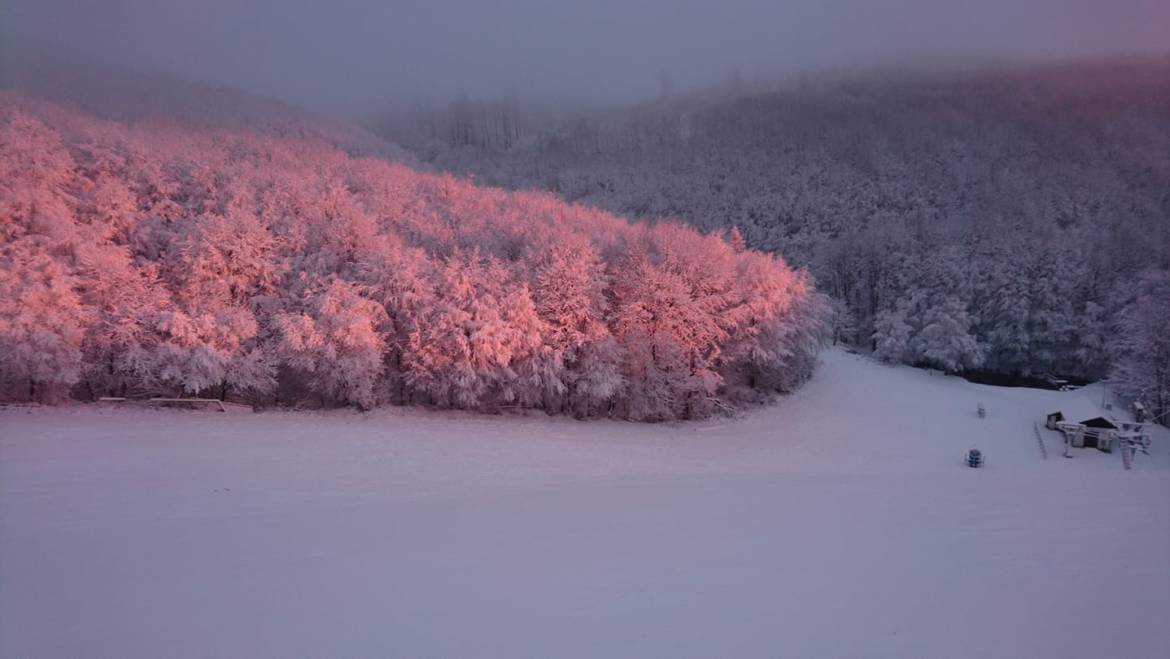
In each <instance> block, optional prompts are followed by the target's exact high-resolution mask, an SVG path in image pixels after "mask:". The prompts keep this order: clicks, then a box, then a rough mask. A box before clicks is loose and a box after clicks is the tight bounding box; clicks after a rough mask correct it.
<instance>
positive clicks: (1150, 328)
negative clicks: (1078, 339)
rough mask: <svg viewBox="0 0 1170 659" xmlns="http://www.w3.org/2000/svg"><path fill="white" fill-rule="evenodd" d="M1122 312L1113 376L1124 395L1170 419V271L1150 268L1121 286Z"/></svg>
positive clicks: (1159, 415) (1155, 415) (1163, 419)
mask: <svg viewBox="0 0 1170 659" xmlns="http://www.w3.org/2000/svg"><path fill="white" fill-rule="evenodd" d="M1121 293H1122V294H1124V295H1125V296H1126V297H1127V298H1128V299H1129V301H1130V304H1129V305H1128V306H1126V308H1125V311H1124V312H1123V314H1122V317H1121V322H1120V336H1119V339H1118V341H1117V343H1116V347H1115V351H1116V357H1115V360H1114V366H1113V372H1112V375H1111V378H1110V379H1111V381H1112V384H1113V385H1114V386H1115V387H1117V388H1118V389H1119V390H1120V391H1121V392H1122V393H1123V394H1124V395H1126V396H1128V397H1129V398H1131V399H1133V400H1136V401H1140V402H1141V403H1142V404H1143V405H1144V406H1145V407H1146V409H1147V410H1148V411H1149V412H1150V413H1151V414H1152V415H1153V416H1154V417H1155V418H1157V419H1158V420H1160V421H1162V422H1163V423H1165V422H1166V421H1167V419H1168V418H1170V331H1167V326H1168V325H1170V270H1148V271H1145V272H1142V273H1141V274H1140V275H1139V276H1138V277H1137V278H1136V279H1135V280H1133V281H1132V282H1130V283H1129V284H1127V285H1124V286H1123V287H1122V289H1121Z"/></svg>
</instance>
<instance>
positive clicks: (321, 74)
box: [0, 0, 1170, 113]
mask: <svg viewBox="0 0 1170 659" xmlns="http://www.w3.org/2000/svg"><path fill="white" fill-rule="evenodd" d="M0 11H2V12H3V13H2V14H0V39H4V40H5V43H6V44H7V45H10V46H11V45H12V44H18V43H21V44H23V43H35V44H38V46H40V47H43V48H45V49H48V50H51V51H58V52H65V53H69V54H77V55H81V56H84V57H87V58H101V59H105V60H110V61H113V62H115V63H121V62H132V63H135V64H138V65H141V66H145V67H148V68H154V69H160V70H164V71H168V72H172V73H178V74H180V75H183V76H187V77H193V78H197V79H200V80H205V81H211V82H218V83H225V84H229V85H233V86H237V87H241V88H244V89H247V90H250V91H254V92H258V93H262V94H266V95H270V96H275V97H278V98H282V99H285V100H289V101H292V102H294V103H297V104H300V105H305V106H308V107H311V108H314V109H318V110H327V111H336V112H343V113H345V112H357V111H365V110H368V109H370V108H371V107H372V106H373V105H374V104H375V103H380V102H385V101H387V100H398V101H400V102H407V103H409V102H413V101H415V100H419V99H433V100H443V99H446V98H448V97H450V96H451V95H453V94H456V93H459V92H461V91H466V92H468V93H470V94H472V95H488V94H490V95H494V94H498V93H500V92H501V91H503V90H506V89H512V90H515V91H517V92H518V93H519V94H520V95H521V96H522V97H524V98H527V99H556V100H568V101H578V102H580V101H587V102H591V103H606V102H612V101H630V100H637V99H640V98H644V97H647V96H650V95H652V94H654V93H655V91H656V88H657V86H658V80H659V77H660V74H661V72H663V71H666V72H668V73H669V75H670V77H671V79H672V80H673V81H674V83H675V85H676V86H677V87H679V88H685V87H690V86H694V85H699V84H706V83H710V82H714V81H717V80H719V79H720V78H722V77H724V76H726V75H727V74H728V72H729V71H730V70H731V69H732V68H733V67H739V69H740V70H741V71H742V72H743V73H744V74H745V75H747V76H749V77H757V76H764V75H786V74H790V73H794V72H798V71H806V70H807V71H816V70H820V69H825V68H840V67H846V68H848V67H864V66H871V65H874V64H882V63H887V62H890V61H892V60H897V61H908V60H930V59H935V58H946V59H956V58H959V59H961V58H1017V57H1042V58H1054V57H1056V58H1058V57H1065V56H1079V55H1094V54H1112V53H1123V52H1124V53H1135V52H1151V51H1153V52H1167V51H1170V0H794V1H782V0H772V1H770V2H769V1H765V0H702V1H700V0H577V1H574V2H568V1H565V0H500V1H497V2H492V1H488V0H481V1H477V0H383V1H377V0H328V1H325V0H322V1H314V0H202V1H200V0H0Z"/></svg>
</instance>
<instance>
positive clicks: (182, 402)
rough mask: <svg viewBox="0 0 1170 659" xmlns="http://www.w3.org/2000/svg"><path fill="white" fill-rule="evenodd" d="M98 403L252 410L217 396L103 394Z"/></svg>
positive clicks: (249, 407) (225, 410)
mask: <svg viewBox="0 0 1170 659" xmlns="http://www.w3.org/2000/svg"><path fill="white" fill-rule="evenodd" d="M98 402H99V403H132V404H137V405H161V406H166V407H170V406H190V407H205V408H211V409H213V410H216V411H218V412H254V411H255V410H254V409H253V408H252V406H251V405H243V404H240V403H229V402H227V401H222V400H219V399H218V398H122V397H117V396H103V397H102V398H99V399H98Z"/></svg>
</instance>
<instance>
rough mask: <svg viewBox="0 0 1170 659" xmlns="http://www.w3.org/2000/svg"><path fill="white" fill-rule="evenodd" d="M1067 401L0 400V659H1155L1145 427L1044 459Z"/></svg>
mask: <svg viewBox="0 0 1170 659" xmlns="http://www.w3.org/2000/svg"><path fill="white" fill-rule="evenodd" d="M1072 397H1078V400H1080V401H1081V403H1082V404H1084V403H1085V402H1086V401H1087V402H1088V403H1089V404H1099V403H1100V399H1101V392H1100V390H1099V389H1095V388H1089V389H1088V390H1085V391H1079V392H1066V393H1059V392H1050V391H1038V390H1029V389H1008V388H995V387H987V386H981V385H975V384H971V383H968V382H965V381H963V380H960V379H957V378H951V377H944V376H941V375H930V374H928V373H926V372H922V371H916V370H912V369H908V368H895V367H887V366H882V365H878V364H875V363H873V362H871V361H869V360H867V359H864V358H861V357H856V356H853V355H849V354H846V353H843V352H838V351H830V352H827V353H826V354H825V355H824V357H823V364H822V365H821V367H820V368H819V370H818V372H817V374H816V375H815V376H814V378H813V380H812V381H811V382H810V383H809V384H808V385H807V386H806V387H804V388H803V389H801V390H800V391H799V392H797V393H796V394H795V395H793V396H790V397H788V398H785V399H783V400H781V401H780V402H778V403H777V404H776V405H773V406H771V407H768V408H765V409H760V410H756V411H753V412H750V413H748V414H746V415H745V416H744V417H743V418H741V419H736V420H717V421H709V422H703V423H695V424H674V425H639V424H632V423H619V422H575V421H572V420H567V419H555V418H548V417H543V416H540V417H527V418H525V417H484V416H474V415H467V414H461V413H442V412H425V411H419V410H407V409H401V410H384V411H379V412H375V413H371V414H367V415H360V414H357V413H350V412H329V413H293V412H271V413H260V414H255V415H232V414H228V415H225V414H218V413H214V412H180V411H161V410H142V411H135V410H124V409H101V408H97V407H68V408H58V409H51V408H45V409H23V408H8V409H4V410H0V656H3V657H14V658H15V657H37V658H41V657H80V656H85V657H119V658H134V657H172V658H179V657H249V658H260V657H510V658H516V657H639V658H645V657H670V658H679V657H900V658H908V657H924V658H925V657H930V658H939V657H953V658H962V657H972V658H976V657H978V658H984V657H1000V658H1005V657H1020V658H1025V657H1027V658H1045V657H1053V658H1056V657H1059V658H1062V659H1068V658H1076V657H1085V658H1089V657H1093V658H1096V657H1127V658H1136V659H1140V658H1147V657H1148V658H1150V659H1158V658H1164V657H1168V656H1170V628H1168V627H1167V626H1166V624H1165V621H1166V619H1167V615H1168V614H1170V433H1167V432H1166V431H1165V430H1163V429H1159V431H1158V434H1157V435H1156V436H1155V438H1154V446H1153V450H1152V453H1153V455H1152V456H1148V457H1147V456H1144V455H1140V454H1139V455H1138V457H1137V460H1136V464H1135V468H1134V470H1133V471H1129V472H1126V471H1124V470H1123V469H1122V464H1121V458H1120V456H1119V455H1118V454H1117V453H1114V454H1113V455H1107V454H1104V453H1100V452H1097V451H1095V450H1091V449H1090V450H1074V454H1075V456H1076V457H1075V458H1073V459H1071V460H1068V459H1063V458H1061V456H1060V453H1061V445H1060V443H1059V440H1058V437H1057V436H1056V435H1055V434H1054V433H1050V432H1048V431H1042V432H1043V437H1044V440H1045V441H1046V442H1047V448H1048V458H1047V459H1044V458H1043V457H1042V455H1041V452H1040V449H1039V447H1038V445H1037V442H1036V438H1035V435H1034V433H1033V429H1032V424H1033V422H1034V421H1041V422H1042V421H1043V415H1044V413H1046V412H1048V411H1052V410H1054V409H1059V406H1060V403H1061V401H1064V400H1067V399H1071V398H1072ZM980 402H982V403H983V404H984V406H985V407H986V408H987V417H986V418H984V419H980V418H978V416H977V415H976V407H977V404H978V403H980ZM972 447H976V448H979V449H981V450H983V451H984V452H985V454H986V456H987V467H986V468H984V469H979V470H973V469H968V468H966V467H964V466H962V463H961V457H962V454H963V452H964V451H965V450H967V449H968V448H972Z"/></svg>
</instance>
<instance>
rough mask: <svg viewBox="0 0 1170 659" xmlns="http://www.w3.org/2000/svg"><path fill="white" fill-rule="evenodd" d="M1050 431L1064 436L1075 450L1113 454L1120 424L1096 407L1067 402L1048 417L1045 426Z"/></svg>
mask: <svg viewBox="0 0 1170 659" xmlns="http://www.w3.org/2000/svg"><path fill="white" fill-rule="evenodd" d="M1044 425H1045V426H1046V427H1047V428H1048V429H1049V430H1058V431H1060V432H1061V433H1063V434H1064V439H1065V442H1066V443H1067V444H1068V445H1069V446H1072V447H1074V448H1095V449H1098V450H1101V451H1104V452H1106V453H1112V452H1113V445H1114V443H1115V442H1116V440H1117V429H1118V424H1117V422H1116V421H1114V420H1113V419H1111V418H1109V417H1107V416H1106V415H1105V414H1104V413H1103V412H1101V411H1100V410H1098V409H1097V408H1096V407H1095V406H1093V405H1091V404H1089V403H1088V401H1085V402H1083V403H1079V404H1078V402H1075V401H1066V402H1065V403H1063V404H1062V405H1061V409H1060V410H1058V411H1056V412H1053V413H1051V414H1049V415H1048V418H1047V421H1046V423H1045V424H1044Z"/></svg>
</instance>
